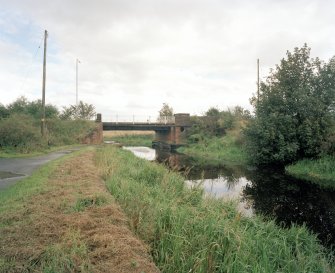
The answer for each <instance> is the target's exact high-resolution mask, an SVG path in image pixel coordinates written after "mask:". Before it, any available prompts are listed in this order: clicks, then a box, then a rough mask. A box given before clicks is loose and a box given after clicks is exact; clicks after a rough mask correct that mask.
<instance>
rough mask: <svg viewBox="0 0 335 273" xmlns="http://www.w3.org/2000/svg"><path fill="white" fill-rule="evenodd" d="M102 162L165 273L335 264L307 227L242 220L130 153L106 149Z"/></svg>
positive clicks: (326, 268) (323, 268)
mask: <svg viewBox="0 0 335 273" xmlns="http://www.w3.org/2000/svg"><path fill="white" fill-rule="evenodd" d="M96 164H97V166H99V168H100V169H101V172H102V176H103V178H104V179H105V181H106V185H107V188H108V189H109V191H110V192H111V194H112V195H113V196H114V197H115V198H116V200H117V201H118V202H119V204H120V205H121V207H122V208H123V209H124V211H125V212H126V214H127V215H128V217H129V218H130V220H131V226H132V229H133V230H134V232H135V233H136V234H138V236H139V237H140V238H142V239H143V240H144V241H145V242H147V243H148V244H150V245H151V247H152V255H153V258H154V261H155V262H156V265H157V266H159V268H160V269H161V270H162V271H163V272H190V271H192V272H211V270H214V268H215V270H219V271H224V272H277V271H278V270H280V271H281V272H312V271H318V272H331V270H332V269H333V265H332V264H331V262H330V258H328V254H327V252H326V250H325V249H324V248H323V247H322V246H321V245H320V244H319V243H318V241H317V239H316V237H315V236H314V235H312V234H310V233H309V232H308V230H307V229H306V228H305V227H297V226H293V227H292V228H290V229H282V228H280V227H278V226H276V225H275V223H274V222H273V221H264V220H263V219H262V218H261V217H259V216H255V217H253V218H246V217H243V216H241V215H240V214H239V213H238V212H237V211H236V204H234V203H232V202H222V200H215V199H211V198H203V192H202V191H201V190H200V189H199V188H194V189H187V188H186V187H185V185H184V178H183V177H181V176H180V175H179V174H177V173H175V172H172V171H169V170H168V169H166V168H164V167H163V166H161V165H159V164H157V163H150V162H147V161H145V160H143V159H139V158H136V157H135V156H134V155H132V154H131V152H129V151H124V150H121V149H117V148H115V147H106V148H104V149H100V150H99V151H98V152H97V158H96ZM297 253H299V255H298V256H297Z"/></svg>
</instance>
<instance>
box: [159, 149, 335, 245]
mask: <svg viewBox="0 0 335 273" xmlns="http://www.w3.org/2000/svg"><path fill="white" fill-rule="evenodd" d="M160 155H161V156H162V155H163V156H162V157H160ZM156 156H158V157H160V158H158V159H157V160H158V161H159V162H164V163H165V164H168V165H169V166H170V167H171V168H173V169H176V170H181V171H182V172H183V173H184V174H185V175H186V177H187V181H186V183H187V184H188V185H189V186H192V185H193V186H194V185H196V186H199V185H200V186H202V187H203V188H204V190H205V191H206V192H207V194H210V195H213V196H216V197H223V198H236V199H237V200H239V201H240V202H239V209H240V210H241V211H242V212H244V213H245V214H247V215H250V214H252V213H256V214H262V215H265V216H267V217H269V218H271V219H272V218H273V219H275V220H276V222H277V223H278V224H280V225H281V226H286V227H289V226H290V225H291V224H292V223H296V224H298V225H302V224H305V225H306V226H307V227H308V228H309V229H310V230H311V231H313V232H314V233H315V234H317V235H318V237H319V239H320V240H321V241H322V242H323V244H324V245H328V246H329V245H334V244H335V191H329V190H324V189H321V188H319V187H318V186H316V185H314V184H310V183H307V182H304V181H301V180H298V179H294V178H292V177H290V176H288V175H285V173H283V171H282V170H279V169H258V170H255V169H246V168H243V167H241V166H235V167H222V168H194V167H192V166H193V165H194V164H193V163H192V161H191V160H190V159H189V158H187V157H186V156H185V155H179V154H171V155H170V156H169V153H167V152H164V153H163V154H160V153H159V154H158V155H156ZM250 206H251V208H250Z"/></svg>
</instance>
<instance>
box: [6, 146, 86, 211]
mask: <svg viewBox="0 0 335 273" xmlns="http://www.w3.org/2000/svg"><path fill="white" fill-rule="evenodd" d="M87 149H91V147H88V148H87ZM87 149H82V150H80V151H76V152H73V153H71V154H68V155H64V156H62V157H60V158H58V159H55V160H53V161H51V162H49V163H47V164H45V165H43V166H41V167H40V168H38V169H37V170H36V171H35V172H34V174H33V175H31V176H29V177H27V178H23V179H22V180H20V181H18V182H17V183H16V184H14V185H13V186H11V187H9V188H6V189H3V190H1V191H0V213H2V212H4V211H10V210H15V208H16V207H18V206H23V205H24V201H25V200H28V199H29V198H31V196H32V195H34V194H37V193H39V192H42V191H43V190H45V187H46V184H45V182H46V181H47V177H48V176H49V175H50V174H51V173H52V172H53V171H54V170H55V169H56V168H57V166H59V164H61V163H62V162H63V161H64V160H66V159H68V158H70V157H73V156H76V155H78V154H79V153H82V152H84V151H86V150H87Z"/></svg>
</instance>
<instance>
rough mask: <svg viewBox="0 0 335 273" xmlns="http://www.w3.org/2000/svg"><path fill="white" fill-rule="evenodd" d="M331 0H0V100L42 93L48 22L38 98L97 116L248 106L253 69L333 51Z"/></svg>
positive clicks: (326, 55)
mask: <svg viewBox="0 0 335 273" xmlns="http://www.w3.org/2000/svg"><path fill="white" fill-rule="evenodd" d="M334 18H335V1H332V0H329V1H328V0H303V1H302V0H276V1H275V0H253V1H247V0H234V1H227V0H165V1H163V0H95V1H92V0H53V1H50V0H11V1H8V0H0V103H2V104H4V105H7V104H9V103H11V102H13V101H14V100H15V99H17V98H18V97H19V96H25V97H26V98H27V99H28V100H36V99H40V98H41V96H42V95H41V94H42V63H43V34H44V30H47V31H48V33H49V35H48V39H47V72H46V73H47V80H46V103H51V104H54V105H56V106H58V107H59V108H60V109H62V107H66V106H69V105H71V104H75V103H76V60H77V59H79V60H80V63H79V64H78V97H79V100H82V101H84V102H86V103H91V104H93V105H94V106H95V109H96V111H97V112H99V113H102V116H103V120H115V119H118V120H119V121H121V120H132V119H133V115H134V116H135V120H137V119H138V120H144V119H145V120H147V119H148V118H151V119H154V118H155V117H157V115H158V111H159V110H160V109H161V107H162V105H163V103H168V104H169V105H170V106H171V107H172V108H173V109H174V112H175V113H190V114H196V115H201V114H203V113H204V112H205V111H206V110H208V109H209V108H210V107H217V108H219V109H220V110H226V109H228V108H230V109H231V108H232V107H234V106H236V105H239V106H242V107H244V108H246V109H249V110H251V111H252V106H251V105H250V103H249V99H250V98H251V97H252V95H253V94H254V93H255V92H256V89H257V86H256V81H257V66H256V63H257V58H259V59H260V77H261V79H265V77H266V76H267V75H269V71H270V68H274V67H275V65H276V64H279V62H280V60H281V59H282V58H283V57H285V54H286V51H287V50H289V51H293V49H294V48H295V47H302V46H303V45H304V43H307V45H308V46H309V47H311V50H312V51H311V55H312V57H319V58H321V59H322V60H324V61H328V60H329V59H330V58H331V57H333V56H334V55H335V35H334V33H335V19H334Z"/></svg>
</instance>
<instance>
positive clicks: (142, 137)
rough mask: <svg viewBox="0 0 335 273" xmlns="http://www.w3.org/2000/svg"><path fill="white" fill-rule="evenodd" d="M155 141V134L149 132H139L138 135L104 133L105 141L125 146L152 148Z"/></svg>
mask: <svg viewBox="0 0 335 273" xmlns="http://www.w3.org/2000/svg"><path fill="white" fill-rule="evenodd" d="M153 139H154V133H151V132H150V133H148V132H138V133H129V134H125V133H124V132H123V134H122V132H121V133H114V134H113V132H111V133H109V132H104V140H113V141H116V142H118V143H120V144H122V145H123V146H144V147H150V148H151V146H152V140H153Z"/></svg>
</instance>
